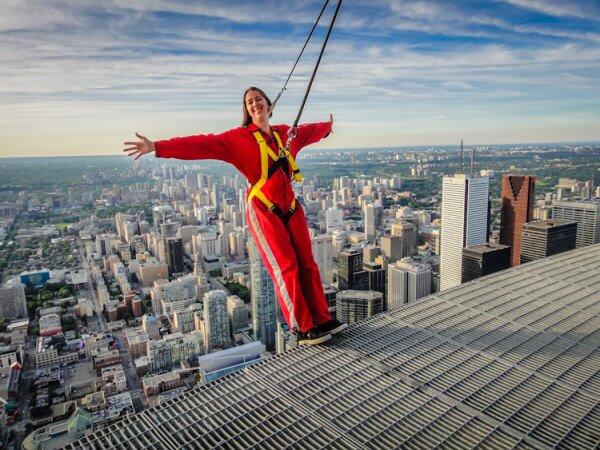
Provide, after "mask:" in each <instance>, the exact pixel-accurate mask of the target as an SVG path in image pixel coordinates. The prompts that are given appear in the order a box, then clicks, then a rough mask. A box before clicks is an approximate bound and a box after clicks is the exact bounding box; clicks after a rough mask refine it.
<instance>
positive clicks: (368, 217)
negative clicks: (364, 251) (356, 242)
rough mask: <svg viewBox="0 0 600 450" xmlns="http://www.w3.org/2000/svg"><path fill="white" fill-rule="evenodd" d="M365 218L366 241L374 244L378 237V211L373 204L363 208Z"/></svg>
mask: <svg viewBox="0 0 600 450" xmlns="http://www.w3.org/2000/svg"><path fill="white" fill-rule="evenodd" d="M363 213H364V216H365V222H364V223H365V240H366V241H367V242H373V241H374V240H375V237H376V236H377V211H376V209H375V205H374V204H373V203H369V204H367V205H365V207H364V208H363Z"/></svg>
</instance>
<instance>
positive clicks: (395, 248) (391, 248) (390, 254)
mask: <svg viewBox="0 0 600 450" xmlns="http://www.w3.org/2000/svg"><path fill="white" fill-rule="evenodd" d="M403 244H404V241H403V239H402V238H401V237H400V236H381V253H383V255H384V256H386V257H387V258H388V259H389V262H390V263H393V262H396V261H398V260H399V259H402V255H403V251H404V250H403V249H404V245H403Z"/></svg>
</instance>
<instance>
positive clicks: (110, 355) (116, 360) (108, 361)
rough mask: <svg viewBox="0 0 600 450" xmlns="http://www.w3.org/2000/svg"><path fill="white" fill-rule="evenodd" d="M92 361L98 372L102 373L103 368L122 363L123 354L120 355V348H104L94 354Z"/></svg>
mask: <svg viewBox="0 0 600 450" xmlns="http://www.w3.org/2000/svg"><path fill="white" fill-rule="evenodd" d="M92 361H93V363H94V369H96V373H98V374H100V371H101V370H102V369H103V368H105V367H110V366H115V365H117V364H120V363H121V356H120V355H119V350H116V349H115V350H104V351H100V352H99V353H97V354H96V355H94V356H93V357H92Z"/></svg>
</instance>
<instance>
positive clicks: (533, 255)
mask: <svg viewBox="0 0 600 450" xmlns="http://www.w3.org/2000/svg"><path fill="white" fill-rule="evenodd" d="M576 237H577V223H575V222H567V221H564V220H543V221H541V222H532V223H526V224H524V225H523V235H522V237H521V264H522V263H526V262H529V261H534V260H536V259H540V258H545V257H546V256H551V255H555V254H556V253H561V252H566V251H567V250H573V249H574V248H575V243H576Z"/></svg>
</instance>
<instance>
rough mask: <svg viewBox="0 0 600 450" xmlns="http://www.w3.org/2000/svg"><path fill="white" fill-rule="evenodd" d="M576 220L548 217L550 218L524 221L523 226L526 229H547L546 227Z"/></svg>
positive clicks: (567, 223)
mask: <svg viewBox="0 0 600 450" xmlns="http://www.w3.org/2000/svg"><path fill="white" fill-rule="evenodd" d="M574 223H576V222H573V221H570V220H560V219H550V220H540V221H538V222H529V223H524V224H523V226H524V227H525V228H527V229H532V228H537V229H539V230H547V229H548V228H552V227H558V226H564V225H571V224H574Z"/></svg>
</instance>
